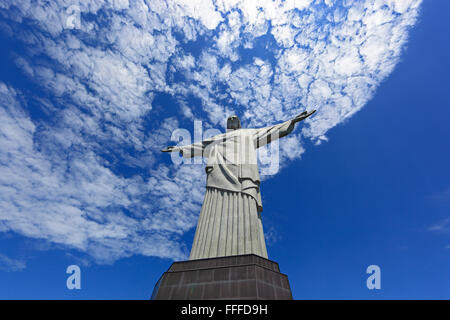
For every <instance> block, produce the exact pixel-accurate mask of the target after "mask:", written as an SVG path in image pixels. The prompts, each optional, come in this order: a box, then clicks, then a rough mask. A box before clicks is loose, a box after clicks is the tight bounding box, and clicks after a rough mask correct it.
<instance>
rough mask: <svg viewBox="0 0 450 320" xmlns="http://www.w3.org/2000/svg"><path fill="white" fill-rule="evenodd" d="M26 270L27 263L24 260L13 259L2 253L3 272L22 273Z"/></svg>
mask: <svg viewBox="0 0 450 320" xmlns="http://www.w3.org/2000/svg"><path fill="white" fill-rule="evenodd" d="M25 268H26V263H25V262H24V261H22V260H16V259H11V258H9V257H7V256H5V255H3V254H1V253H0V270H1V271H21V270H23V269H25Z"/></svg>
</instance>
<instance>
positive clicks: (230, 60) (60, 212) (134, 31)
mask: <svg viewBox="0 0 450 320" xmlns="http://www.w3.org/2000/svg"><path fill="white" fill-rule="evenodd" d="M420 3H421V0H408V1H406V0H361V1H351V0H346V1H328V0H326V1H319V0H316V1H313V0H287V1H281V0H277V1H271V0H266V1H248V0H245V1H244V0H233V1H226V0H218V1H209V0H202V1H197V0H196V1H192V0H190V1H188V0H186V1H182V0H176V1H175V0H173V1H167V2H166V1H163V0H151V1H144V0H133V1H128V0H123V1H117V0H114V1H104V2H101V1H75V0H74V1H70V2H67V1H63V0H58V1H50V2H48V1H47V2H41V1H34V0H20V1H7V0H5V1H2V2H1V3H0V30H2V31H1V35H2V37H6V38H8V39H9V40H10V41H14V43H17V45H18V46H20V48H21V50H15V51H14V52H11V57H12V59H13V62H14V63H15V66H16V67H17V68H18V69H19V70H21V72H22V76H23V77H24V78H26V79H28V81H29V82H30V86H32V87H33V88H34V89H33V90H31V89H30V88H29V87H26V86H24V87H20V86H15V85H13V84H11V83H8V81H7V79H6V78H2V79H4V81H3V82H0V119H1V121H2V126H1V127H0V230H1V231H14V232H17V233H20V234H22V235H25V236H27V237H31V238H39V239H45V240H47V241H49V242H50V243H56V244H60V245H64V246H67V247H70V248H74V249H77V250H79V251H80V252H85V253H87V254H88V255H90V256H92V257H93V258H94V259H96V261H98V262H112V261H114V260H116V259H119V258H121V257H127V256H131V255H134V254H142V255H148V256H158V257H165V258H172V259H182V258H185V257H186V255H187V247H188V246H190V244H185V243H183V242H182V241H181V240H180V239H181V237H182V235H183V234H184V233H185V232H186V231H188V230H190V229H192V227H194V226H195V223H196V218H197V216H198V213H199V208H200V205H201V201H202V197H203V192H204V190H203V188H204V184H205V183H204V179H205V176H204V173H203V169H202V167H201V165H197V166H187V165H184V166H183V165H175V164H171V163H169V162H168V161H167V160H166V159H165V158H164V157H163V156H162V155H161V154H160V152H159V150H160V149H161V148H162V147H164V146H165V145H167V144H169V143H170V141H169V139H170V135H171V131H172V130H173V129H175V128H176V127H178V126H182V125H185V124H186V125H189V124H192V120H193V119H198V120H202V121H203V122H204V123H205V126H206V127H222V128H223V126H224V123H225V119H226V116H227V115H229V114H231V113H235V114H238V115H239V116H240V117H241V118H242V122H243V125H244V126H254V127H258V126H266V125H268V124H272V123H276V122H280V121H282V120H286V119H288V118H290V117H293V116H294V115H296V114H298V113H300V112H302V111H304V110H305V109H317V110H318V112H317V113H316V115H315V116H314V117H312V118H311V119H308V120H306V121H305V124H304V126H303V128H302V130H297V133H296V134H293V135H292V136H290V137H289V138H285V139H283V140H282V141H280V146H281V151H280V154H281V161H282V165H283V166H285V165H287V164H288V163H289V161H293V160H295V159H298V158H299V157H301V155H302V154H303V152H304V151H305V149H304V146H303V141H304V140H306V139H308V140H311V141H313V142H315V143H320V142H321V141H326V140H327V137H326V134H327V132H328V130H330V129H331V128H333V127H334V126H336V125H338V124H340V123H342V122H343V121H345V120H346V119H348V118H350V117H351V116H352V115H353V114H355V113H356V112H357V111H358V110H360V109H361V108H362V107H363V106H364V104H365V103H366V102H367V101H368V100H369V99H370V98H371V97H372V96H373V94H374V92H375V90H376V88H377V86H378V85H379V84H380V83H381V82H382V81H383V80H384V79H385V78H386V77H387V76H388V75H389V74H390V73H391V72H392V70H393V69H394V67H395V65H396V64H397V63H398V61H399V59H400V56H401V53H402V50H403V47H404V45H405V43H406V41H407V38H408V31H409V28H410V27H412V26H413V25H414V24H415V22H416V19H417V16H418V12H419V7H420ZM160 99H163V103H161V102H160ZM164 99H166V100H164ZM124 167H125V169H124ZM263 192H264V190H263Z"/></svg>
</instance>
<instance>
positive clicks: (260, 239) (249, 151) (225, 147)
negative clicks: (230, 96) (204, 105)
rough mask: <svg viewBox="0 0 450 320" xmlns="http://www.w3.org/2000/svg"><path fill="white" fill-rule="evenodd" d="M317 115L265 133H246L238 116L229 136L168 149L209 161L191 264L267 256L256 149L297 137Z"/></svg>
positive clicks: (229, 123) (301, 117)
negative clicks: (299, 126)
mask: <svg viewBox="0 0 450 320" xmlns="http://www.w3.org/2000/svg"><path fill="white" fill-rule="evenodd" d="M314 112H315V110H314V111H312V112H307V111H305V112H303V113H301V114H299V115H298V116H296V117H295V118H293V119H291V120H288V121H285V122H283V123H279V124H276V125H273V126H269V127H265V128H259V129H251V128H250V129H243V128H241V122H240V120H239V118H238V117H237V116H231V117H229V118H228V120H227V132H226V133H223V134H219V135H217V136H214V137H212V138H208V139H205V140H203V141H201V142H196V143H193V144H191V145H187V146H177V147H167V149H164V150H162V151H163V152H174V151H176V152H180V153H181V154H182V155H183V157H185V158H192V157H196V156H202V157H207V158H208V161H207V165H206V168H205V170H206V174H207V180H206V194H205V199H204V201H203V205H202V209H201V212H200V217H199V220H198V224H197V230H196V232H195V236H194V243H193V245H192V249H191V254H190V257H189V260H194V259H203V258H214V257H222V256H233V255H240V254H256V255H258V256H261V257H263V258H266V259H267V258H268V257H267V249H266V243H265V240H264V233H263V227H262V223H261V211H262V202H261V195H260V190H259V185H260V178H259V172H258V164H257V159H256V149H257V148H259V147H261V146H264V145H266V144H268V143H270V142H272V141H274V140H276V139H278V138H281V137H284V136H286V135H288V134H289V133H291V132H292V130H293V129H294V127H295V123H297V122H299V121H302V120H304V119H306V118H307V117H309V116H310V115H312V114H313V113H314Z"/></svg>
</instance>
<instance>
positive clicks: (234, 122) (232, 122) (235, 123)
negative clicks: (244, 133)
mask: <svg viewBox="0 0 450 320" xmlns="http://www.w3.org/2000/svg"><path fill="white" fill-rule="evenodd" d="M240 128H241V120H239V118H238V116H236V115H233V116H229V117H228V119H227V129H228V130H236V129H240Z"/></svg>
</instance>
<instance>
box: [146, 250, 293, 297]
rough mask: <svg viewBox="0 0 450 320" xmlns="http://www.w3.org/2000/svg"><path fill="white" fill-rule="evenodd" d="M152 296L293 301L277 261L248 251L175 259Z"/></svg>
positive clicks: (286, 280)
mask: <svg viewBox="0 0 450 320" xmlns="http://www.w3.org/2000/svg"><path fill="white" fill-rule="evenodd" d="M152 299H153V300H191V299H198V300H210V299H246V300H292V293H291V288H290V286H289V281H288V277H287V276H286V275H285V274H282V273H280V268H279V267H278V263H276V262H273V261H271V260H268V259H264V258H262V257H259V256H256V255H254V254H249V255H239V256H228V257H219V258H210V259H198V260H188V261H181V262H174V263H173V264H172V266H171V267H170V268H169V270H167V272H164V274H163V275H162V276H161V278H160V279H159V281H158V283H157V284H156V285H155V289H154V290H153V294H152Z"/></svg>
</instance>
